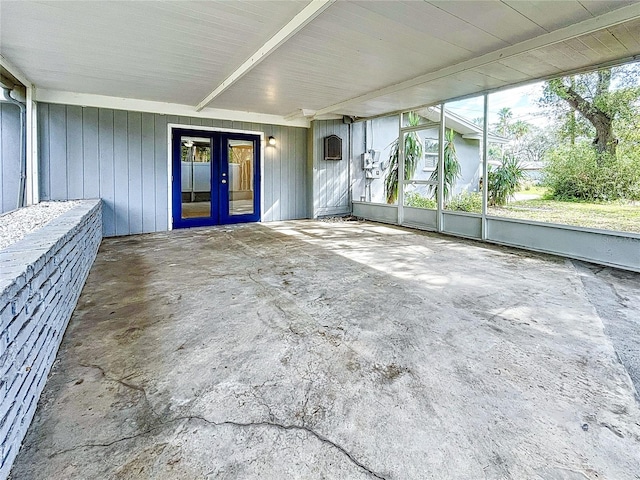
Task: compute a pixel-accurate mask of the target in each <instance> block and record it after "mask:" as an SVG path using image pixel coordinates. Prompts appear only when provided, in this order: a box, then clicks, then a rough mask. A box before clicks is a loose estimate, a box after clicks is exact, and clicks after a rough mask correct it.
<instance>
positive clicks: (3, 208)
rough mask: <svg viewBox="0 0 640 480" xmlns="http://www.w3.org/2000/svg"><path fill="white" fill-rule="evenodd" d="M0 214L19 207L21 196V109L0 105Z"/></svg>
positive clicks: (14, 106) (9, 105) (9, 104)
mask: <svg viewBox="0 0 640 480" xmlns="http://www.w3.org/2000/svg"><path fill="white" fill-rule="evenodd" d="M0 159H1V161H0V213H3V212H8V211H10V210H14V209H15V208H17V207H18V197H19V195H20V169H21V166H20V108H19V107H18V106H17V105H13V104H11V103H0Z"/></svg>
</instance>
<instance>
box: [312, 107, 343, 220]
mask: <svg viewBox="0 0 640 480" xmlns="http://www.w3.org/2000/svg"><path fill="white" fill-rule="evenodd" d="M312 134H313V145H314V150H313V179H314V183H313V200H314V201H313V206H314V212H313V215H314V216H318V215H331V214H338V213H348V212H349V211H350V209H351V206H350V205H349V151H348V150H349V148H348V142H349V138H348V135H349V127H348V126H347V125H346V124H344V123H343V122H342V121H341V120H324V121H315V122H313V125H312ZM334 134H335V135H338V136H339V137H340V138H342V160H340V161H335V160H325V159H324V139H325V137H327V136H328V135H334Z"/></svg>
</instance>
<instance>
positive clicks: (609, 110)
mask: <svg viewBox="0 0 640 480" xmlns="http://www.w3.org/2000/svg"><path fill="white" fill-rule="evenodd" d="M639 72H640V69H639V68H638V66H637V64H628V65H623V66H621V67H615V68H604V69H600V70H597V71H595V72H590V73H584V74H579V75H572V76H568V77H563V78H557V79H554V80H550V81H548V82H547V83H546V86H545V88H544V94H543V98H542V99H541V103H542V104H543V105H544V106H547V107H549V108H550V109H551V110H552V111H554V113H555V114H556V117H557V118H558V119H561V122H562V127H561V129H560V132H561V133H563V135H564V136H565V138H568V139H569V141H570V143H571V144H572V145H573V144H575V142H576V139H577V138H579V137H580V136H582V135H584V134H590V135H592V136H593V142H592V143H593V146H594V148H595V150H596V152H597V156H598V159H599V163H602V161H603V159H604V158H605V157H607V156H608V157H610V158H613V157H615V154H616V148H617V145H618V138H617V136H616V131H615V122H616V120H617V119H619V118H621V117H625V116H629V115H630V114H631V112H632V111H633V107H634V103H635V102H637V99H638V96H639V94H640V90H639V87H638V85H637V76H638V73H639ZM576 113H577V114H578V116H577V117H576V115H575V114H576ZM584 120H586V122H584ZM585 125H586V126H587V129H586V131H585V128H584V127H585Z"/></svg>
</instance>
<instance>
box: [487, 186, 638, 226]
mask: <svg viewBox="0 0 640 480" xmlns="http://www.w3.org/2000/svg"><path fill="white" fill-rule="evenodd" d="M522 193H534V192H530V191H523V192H522ZM536 193H537V192H536ZM487 213H488V214H489V215H494V216H497V217H508V218H521V219H526V220H535V221H538V222H548V223H561V224H565V225H577V226H580V227H590V228H602V229H605V230H618V231H623V232H634V233H640V202H636V204H635V205H633V204H618V203H582V202H560V201H557V200H544V199H542V198H537V199H533V200H520V201H515V202H511V203H509V204H508V205H506V206H504V207H489V211H488V212H487Z"/></svg>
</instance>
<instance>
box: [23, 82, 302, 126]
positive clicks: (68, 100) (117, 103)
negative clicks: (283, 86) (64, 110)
mask: <svg viewBox="0 0 640 480" xmlns="http://www.w3.org/2000/svg"><path fill="white" fill-rule="evenodd" d="M35 97H36V98H35V100H36V101H38V102H45V103H57V104H63V105H78V106H81V107H98V108H111V109H115V110H128V111H134V112H146V113H158V114H161V115H179V116H182V117H195V118H210V119H215V120H231V121H236V122H250V123H264V124H268V125H283V126H286V127H302V128H309V126H310V122H309V120H307V119H306V118H298V119H291V120H286V119H285V118H284V117H280V116H278V115H270V114H265V113H256V112H243V111H238V110H225V109H220V108H205V109H203V110H201V111H196V109H195V108H194V107H193V106H191V105H182V104H179V103H166V102H156V101H152V100H139V99H135V98H122V97H109V96H105V95H94V94H90V93H75V92H63V91H60V90H44V89H40V88H38V89H36V95H35Z"/></svg>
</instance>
